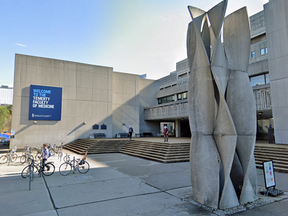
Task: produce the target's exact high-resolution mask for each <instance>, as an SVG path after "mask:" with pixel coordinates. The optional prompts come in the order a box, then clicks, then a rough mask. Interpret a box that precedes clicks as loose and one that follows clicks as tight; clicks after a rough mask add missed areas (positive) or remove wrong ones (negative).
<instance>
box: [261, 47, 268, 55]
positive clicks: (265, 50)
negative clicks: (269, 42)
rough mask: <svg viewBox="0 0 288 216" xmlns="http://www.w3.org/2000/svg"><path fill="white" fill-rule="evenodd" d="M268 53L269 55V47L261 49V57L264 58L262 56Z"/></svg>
mask: <svg viewBox="0 0 288 216" xmlns="http://www.w3.org/2000/svg"><path fill="white" fill-rule="evenodd" d="M267 53H268V48H267V47H265V48H262V49H260V54H261V56H262V55H265V54H267Z"/></svg>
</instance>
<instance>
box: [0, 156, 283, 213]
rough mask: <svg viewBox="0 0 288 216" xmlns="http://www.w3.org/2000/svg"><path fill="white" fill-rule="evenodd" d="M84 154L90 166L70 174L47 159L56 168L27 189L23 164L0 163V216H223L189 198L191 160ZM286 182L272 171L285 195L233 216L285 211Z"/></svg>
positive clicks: (260, 174) (261, 183) (263, 199)
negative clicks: (159, 160) (154, 159)
mask: <svg viewBox="0 0 288 216" xmlns="http://www.w3.org/2000/svg"><path fill="white" fill-rule="evenodd" d="M71 155H73V156H77V155H75V154H71ZM88 156H89V157H88V159H87V161H88V162H89V163H90V166H91V169H90V171H89V172H88V173H86V174H79V173H77V172H76V173H75V174H72V173H71V174H70V175H68V176H61V175H60V174H59V172H58V168H59V165H60V164H61V163H62V162H60V161H59V160H58V158H57V157H52V158H50V159H49V161H54V162H55V166H56V172H55V173H54V174H53V175H52V176H48V177H45V178H41V177H36V178H35V179H34V181H33V182H32V185H31V190H30V191H29V190H28V186H29V182H28V180H27V179H23V178H21V176H20V173H21V171H22V169H23V167H24V165H22V164H20V163H19V162H18V163H13V164H11V165H10V166H7V164H6V165H0V185H1V187H0V206H1V210H0V212H1V213H0V214H1V216H2V215H9V216H12V215H27V216H36V215H37V216H38V215H40V216H41V215H43V216H44V215H47V216H56V215H59V216H65V215H69V216H71V215H100V216H106V215H107V216H114V215H117V216H122V215H123V216H124V215H125V216H127V215H129V216H135V215H145V216H148V215H149V216H154V215H155V216H156V215H157V216H158V215H161V216H170V215H171V216H185V215H187V216H188V215H216V214H218V215H220V214H221V213H222V214H223V215H224V212H223V211H216V212H213V213H212V212H211V211H209V209H206V210H205V209H203V208H201V207H199V204H197V203H195V202H194V201H193V200H192V188H191V182H190V164H189V162H185V163H171V164H163V163H158V162H153V161H149V160H145V159H141V158H136V157H132V156H128V155H124V154H119V153H113V154H95V155H88ZM77 157H81V156H77ZM257 174H258V185H259V187H261V188H263V187H264V177H263V171H262V170H259V169H257ZM287 182H288V174H285V173H276V184H277V185H276V188H277V189H281V190H284V191H286V192H285V194H284V195H282V196H279V197H277V198H272V197H263V196H261V195H260V196H259V197H260V198H261V202H262V203H271V204H269V205H264V206H262V207H258V208H255V209H252V210H247V211H245V212H240V213H238V214H235V215H264V216H265V215H286V214H287V212H288V193H287V192H288V184H287ZM259 203H260V202H259ZM271 209H272V210H273V211H272V210H271Z"/></svg>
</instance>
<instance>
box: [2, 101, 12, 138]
mask: <svg viewBox="0 0 288 216" xmlns="http://www.w3.org/2000/svg"><path fill="white" fill-rule="evenodd" d="M9 108H10V110H12V107H5V106H0V133H2V132H4V131H10V130H11V114H12V112H10V110H9Z"/></svg>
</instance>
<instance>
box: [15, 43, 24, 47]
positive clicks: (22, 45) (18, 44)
mask: <svg viewBox="0 0 288 216" xmlns="http://www.w3.org/2000/svg"><path fill="white" fill-rule="evenodd" d="M15 45H17V46H21V47H26V45H24V44H20V43H15Z"/></svg>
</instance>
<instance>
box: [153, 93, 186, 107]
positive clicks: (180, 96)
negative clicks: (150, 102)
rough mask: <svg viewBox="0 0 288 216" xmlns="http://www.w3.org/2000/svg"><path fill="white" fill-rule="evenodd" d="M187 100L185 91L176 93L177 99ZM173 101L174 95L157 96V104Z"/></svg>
mask: <svg viewBox="0 0 288 216" xmlns="http://www.w3.org/2000/svg"><path fill="white" fill-rule="evenodd" d="M180 100H187V92H183V93H179V94H177V101H180ZM173 101H175V99H174V95H170V96H167V97H162V98H158V104H164V103H169V102H173Z"/></svg>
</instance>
